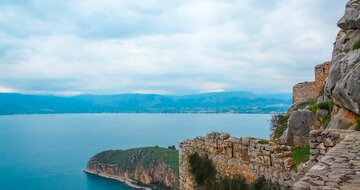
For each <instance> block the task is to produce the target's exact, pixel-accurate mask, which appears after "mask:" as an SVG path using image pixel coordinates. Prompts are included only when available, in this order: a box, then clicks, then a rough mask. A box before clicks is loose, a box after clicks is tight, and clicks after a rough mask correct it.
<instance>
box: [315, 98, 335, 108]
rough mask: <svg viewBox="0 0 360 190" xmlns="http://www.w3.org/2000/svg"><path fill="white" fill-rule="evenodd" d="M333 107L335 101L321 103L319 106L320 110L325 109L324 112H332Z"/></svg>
mask: <svg viewBox="0 0 360 190" xmlns="http://www.w3.org/2000/svg"><path fill="white" fill-rule="evenodd" d="M333 106H334V101H333V100H328V101H326V102H321V103H319V104H318V107H319V109H323V110H331V109H332V107H333Z"/></svg>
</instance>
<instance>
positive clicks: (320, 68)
mask: <svg viewBox="0 0 360 190" xmlns="http://www.w3.org/2000/svg"><path fill="white" fill-rule="evenodd" d="M330 68H331V62H325V63H323V64H320V65H317V66H315V81H313V82H302V83H298V84H296V85H295V86H294V87H293V104H296V103H298V102H301V101H304V100H309V99H313V98H316V97H317V96H318V95H319V94H320V92H321V91H322V90H323V88H324V85H325V81H326V78H327V76H328V75H329V70H330Z"/></svg>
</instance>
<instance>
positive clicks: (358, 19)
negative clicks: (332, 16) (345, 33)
mask: <svg viewBox="0 0 360 190" xmlns="http://www.w3.org/2000/svg"><path fill="white" fill-rule="evenodd" d="M338 26H339V28H341V29H343V30H346V29H360V2H359V1H358V0H350V1H349V2H348V3H347V4H346V9H345V15H344V16H343V17H342V18H341V19H340V20H339V22H338Z"/></svg>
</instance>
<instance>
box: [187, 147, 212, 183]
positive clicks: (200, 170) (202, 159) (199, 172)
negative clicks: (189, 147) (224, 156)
mask: <svg viewBox="0 0 360 190" xmlns="http://www.w3.org/2000/svg"><path fill="white" fill-rule="evenodd" d="M188 161H189V164H190V172H191V174H192V175H193V176H194V179H195V182H196V184H198V185H199V186H203V187H209V186H211V183H212V182H213V181H214V180H215V176H216V169H215V167H214V165H213V163H212V162H211V160H210V159H209V158H208V157H206V156H200V155H199V154H198V153H194V154H191V155H190V156H189V160H188Z"/></svg>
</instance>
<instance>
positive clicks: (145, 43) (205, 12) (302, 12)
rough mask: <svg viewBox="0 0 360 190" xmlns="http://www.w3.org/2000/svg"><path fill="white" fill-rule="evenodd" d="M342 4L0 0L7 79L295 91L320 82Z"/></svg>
mask: <svg viewBox="0 0 360 190" xmlns="http://www.w3.org/2000/svg"><path fill="white" fill-rule="evenodd" d="M329 4H330V5H329ZM344 5H345V1H344V0H342V1H338V0H319V1H311V0H304V1H296V0H284V1H280V0H272V1H269V2H262V4H259V2H258V1H253V0H227V1H215V0H213V1H204V0H195V1H163V0H154V1H145V2H143V1H141V2H137V1H115V0H106V1H103V0H102V1H97V0H91V1H64V2H61V3H60V2H53V1H46V3H39V1H32V2H30V3H25V4H11V3H10V4H6V5H3V6H1V5H0V10H1V11H2V12H0V25H2V26H3V27H2V28H0V70H1V71H2V75H0V83H1V84H6V86H9V87H10V88H13V89H17V90H18V91H21V92H46V93H49V92H50V93H57V94H61V93H62V94H72V93H121V92H149V93H161V94H185V93H193V92H209V91H224V90H250V91H255V92H269V91H271V92H289V91H291V86H292V85H293V84H294V83H296V82H299V81H302V80H312V77H313V73H312V70H313V69H312V68H313V66H314V65H315V64H319V63H321V62H322V61H327V60H329V59H330V56H331V48H332V47H331V46H332V42H333V41H334V40H335V35H336V32H337V30H338V29H337V27H336V21H337V19H338V18H340V16H341V14H342V13H343V9H344ZM325 6H326V8H327V9H324V7H325ZM56 8H57V9H56ZM319 15H326V16H319ZM19 26H21V27H22V28H21V30H20V29H19ZM1 44H2V45H1ZM69 92H70V93H69Z"/></svg>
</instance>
